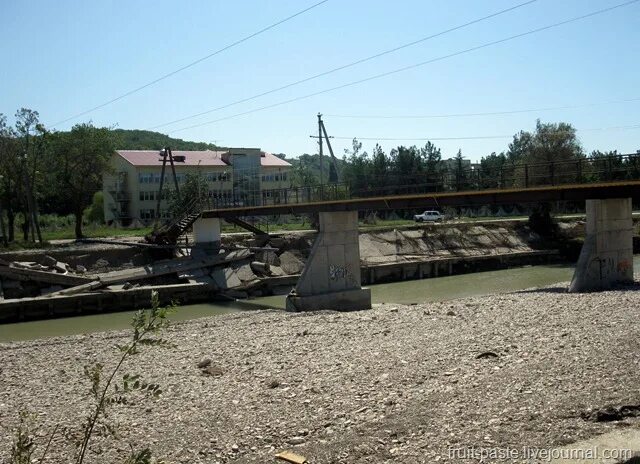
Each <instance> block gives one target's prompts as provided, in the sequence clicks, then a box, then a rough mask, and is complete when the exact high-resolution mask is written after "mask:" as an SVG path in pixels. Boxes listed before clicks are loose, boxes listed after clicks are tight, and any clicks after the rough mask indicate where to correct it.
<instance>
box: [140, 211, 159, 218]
mask: <svg viewBox="0 0 640 464" xmlns="http://www.w3.org/2000/svg"><path fill="white" fill-rule="evenodd" d="M155 215H156V212H155V210H153V209H141V210H140V219H153V218H154V217H155Z"/></svg>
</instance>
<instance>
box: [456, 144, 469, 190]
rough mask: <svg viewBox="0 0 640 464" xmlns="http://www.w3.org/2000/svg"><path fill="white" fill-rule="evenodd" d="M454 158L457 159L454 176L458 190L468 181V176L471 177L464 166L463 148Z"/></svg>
mask: <svg viewBox="0 0 640 464" xmlns="http://www.w3.org/2000/svg"><path fill="white" fill-rule="evenodd" d="M454 159H455V169H454V176H455V183H456V190H462V189H463V188H464V186H465V185H466V183H467V178H468V177H469V173H468V172H467V170H466V169H465V168H464V158H463V157H462V150H460V149H459V150H458V153H456V156H455V158H454Z"/></svg>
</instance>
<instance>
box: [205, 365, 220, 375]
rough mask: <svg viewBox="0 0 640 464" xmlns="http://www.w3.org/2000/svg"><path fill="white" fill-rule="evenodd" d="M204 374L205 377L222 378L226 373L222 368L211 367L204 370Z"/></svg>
mask: <svg viewBox="0 0 640 464" xmlns="http://www.w3.org/2000/svg"><path fill="white" fill-rule="evenodd" d="M202 373H203V374H205V375H210V376H212V377H220V376H221V375H222V374H223V373H224V371H223V370H222V368H221V367H220V366H213V365H211V366H207V367H205V368H204V369H202Z"/></svg>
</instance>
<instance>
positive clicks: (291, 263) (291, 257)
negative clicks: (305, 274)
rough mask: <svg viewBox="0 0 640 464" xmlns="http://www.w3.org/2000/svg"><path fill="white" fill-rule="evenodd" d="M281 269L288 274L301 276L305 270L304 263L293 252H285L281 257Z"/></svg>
mask: <svg viewBox="0 0 640 464" xmlns="http://www.w3.org/2000/svg"><path fill="white" fill-rule="evenodd" d="M280 267H281V268H282V270H283V271H284V272H285V273H286V274H288V275H291V274H300V273H301V272H302V270H303V269H304V263H303V262H302V260H301V259H300V258H298V257H297V256H296V255H295V254H293V253H292V252H291V251H285V252H284V253H282V254H281V255H280Z"/></svg>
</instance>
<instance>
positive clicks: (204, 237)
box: [193, 217, 220, 247]
mask: <svg viewBox="0 0 640 464" xmlns="http://www.w3.org/2000/svg"><path fill="white" fill-rule="evenodd" d="M193 239H194V241H195V245H198V246H204V247H219V246H220V219H219V218H201V217H200V218H198V219H197V220H196V222H194V223H193Z"/></svg>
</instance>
